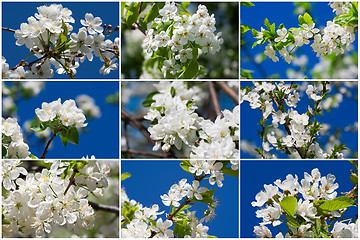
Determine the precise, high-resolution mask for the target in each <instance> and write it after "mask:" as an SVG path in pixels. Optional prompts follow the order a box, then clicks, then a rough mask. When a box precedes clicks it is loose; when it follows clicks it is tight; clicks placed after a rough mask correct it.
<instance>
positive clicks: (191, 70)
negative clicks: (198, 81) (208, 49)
mask: <svg viewBox="0 0 360 240" xmlns="http://www.w3.org/2000/svg"><path fill="white" fill-rule="evenodd" d="M198 70H199V63H198V61H197V60H196V59H193V60H191V61H189V64H188V65H187V66H185V71H184V72H183V73H182V74H181V75H180V76H179V78H183V79H193V78H195V77H196V76H197V75H198Z"/></svg>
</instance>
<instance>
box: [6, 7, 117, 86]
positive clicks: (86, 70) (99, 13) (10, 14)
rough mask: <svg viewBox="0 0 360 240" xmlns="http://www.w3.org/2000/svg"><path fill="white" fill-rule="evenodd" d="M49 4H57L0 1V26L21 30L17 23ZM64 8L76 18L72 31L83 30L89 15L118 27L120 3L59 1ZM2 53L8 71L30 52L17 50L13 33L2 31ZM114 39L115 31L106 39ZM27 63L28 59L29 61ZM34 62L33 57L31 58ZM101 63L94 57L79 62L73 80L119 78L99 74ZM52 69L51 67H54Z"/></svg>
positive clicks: (57, 76)
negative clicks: (84, 20)
mask: <svg viewBox="0 0 360 240" xmlns="http://www.w3.org/2000/svg"><path fill="white" fill-rule="evenodd" d="M51 3H57V4H59V2H38V3H36V2H3V3H2V26H3V27H9V28H12V29H15V30H16V29H20V24H21V23H23V22H27V19H28V17H30V16H34V14H35V13H37V7H39V6H42V5H45V4H46V5H50V4H51ZM61 4H62V5H63V7H67V8H68V9H70V10H71V11H72V16H73V18H74V19H75V23H74V24H72V26H73V27H74V30H73V32H75V33H77V32H78V29H79V28H81V27H82V25H81V23H80V19H85V14H86V13H92V14H93V16H94V17H100V18H101V19H102V21H103V24H111V25H112V26H113V28H114V27H115V26H118V25H119V3H116V2H86V3H85V2H61ZM2 34H3V35H2V36H3V38H2V43H3V45H2V54H3V56H4V57H5V58H6V60H7V63H9V65H10V68H12V67H14V66H16V65H17V64H18V63H19V61H20V60H21V59H24V58H25V57H26V56H27V55H28V54H29V50H28V49H27V48H26V46H25V45H23V46H21V47H19V46H17V45H16V44H15V42H16V39H15V38H14V34H13V33H11V32H7V31H2ZM115 37H119V32H116V33H114V34H112V35H110V36H109V37H107V38H106V39H110V40H112V41H114V39H115ZM29 60H30V59H29ZM33 60H35V58H34V59H33ZM102 65H103V62H101V61H100V60H99V58H98V57H95V56H94V59H93V61H92V62H89V61H88V60H86V61H84V63H80V67H79V68H77V74H76V78H91V79H94V78H108V79H114V78H118V77H119V71H118V70H115V71H111V72H110V74H108V75H102V74H100V73H99V70H100V68H101V66H102ZM53 69H54V68H53ZM54 78H65V79H66V78H68V77H67V75H66V74H64V75H58V74H57V73H55V75H54Z"/></svg>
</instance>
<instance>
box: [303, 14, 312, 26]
mask: <svg viewBox="0 0 360 240" xmlns="http://www.w3.org/2000/svg"><path fill="white" fill-rule="evenodd" d="M304 21H305V22H306V24H307V25H310V24H312V23H313V22H314V21H313V19H312V17H311V16H310V15H309V14H308V13H305V14H304Z"/></svg>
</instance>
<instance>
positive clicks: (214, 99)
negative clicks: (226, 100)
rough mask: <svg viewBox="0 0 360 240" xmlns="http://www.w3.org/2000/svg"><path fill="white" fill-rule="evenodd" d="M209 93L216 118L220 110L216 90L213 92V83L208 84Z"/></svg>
mask: <svg viewBox="0 0 360 240" xmlns="http://www.w3.org/2000/svg"><path fill="white" fill-rule="evenodd" d="M209 92H210V96H211V101H212V104H213V108H214V111H215V114H216V116H218V115H220V114H221V108H220V104H219V99H218V97H217V94H216V90H215V87H214V83H213V82H209Z"/></svg>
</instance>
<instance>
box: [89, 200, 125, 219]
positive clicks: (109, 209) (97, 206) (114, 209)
mask: <svg viewBox="0 0 360 240" xmlns="http://www.w3.org/2000/svg"><path fill="white" fill-rule="evenodd" d="M89 205H90V206H91V207H92V208H93V209H95V210H99V211H105V212H112V213H115V214H116V215H117V216H119V212H120V210H119V207H117V206H111V205H105V204H99V203H94V202H91V201H89Z"/></svg>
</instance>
